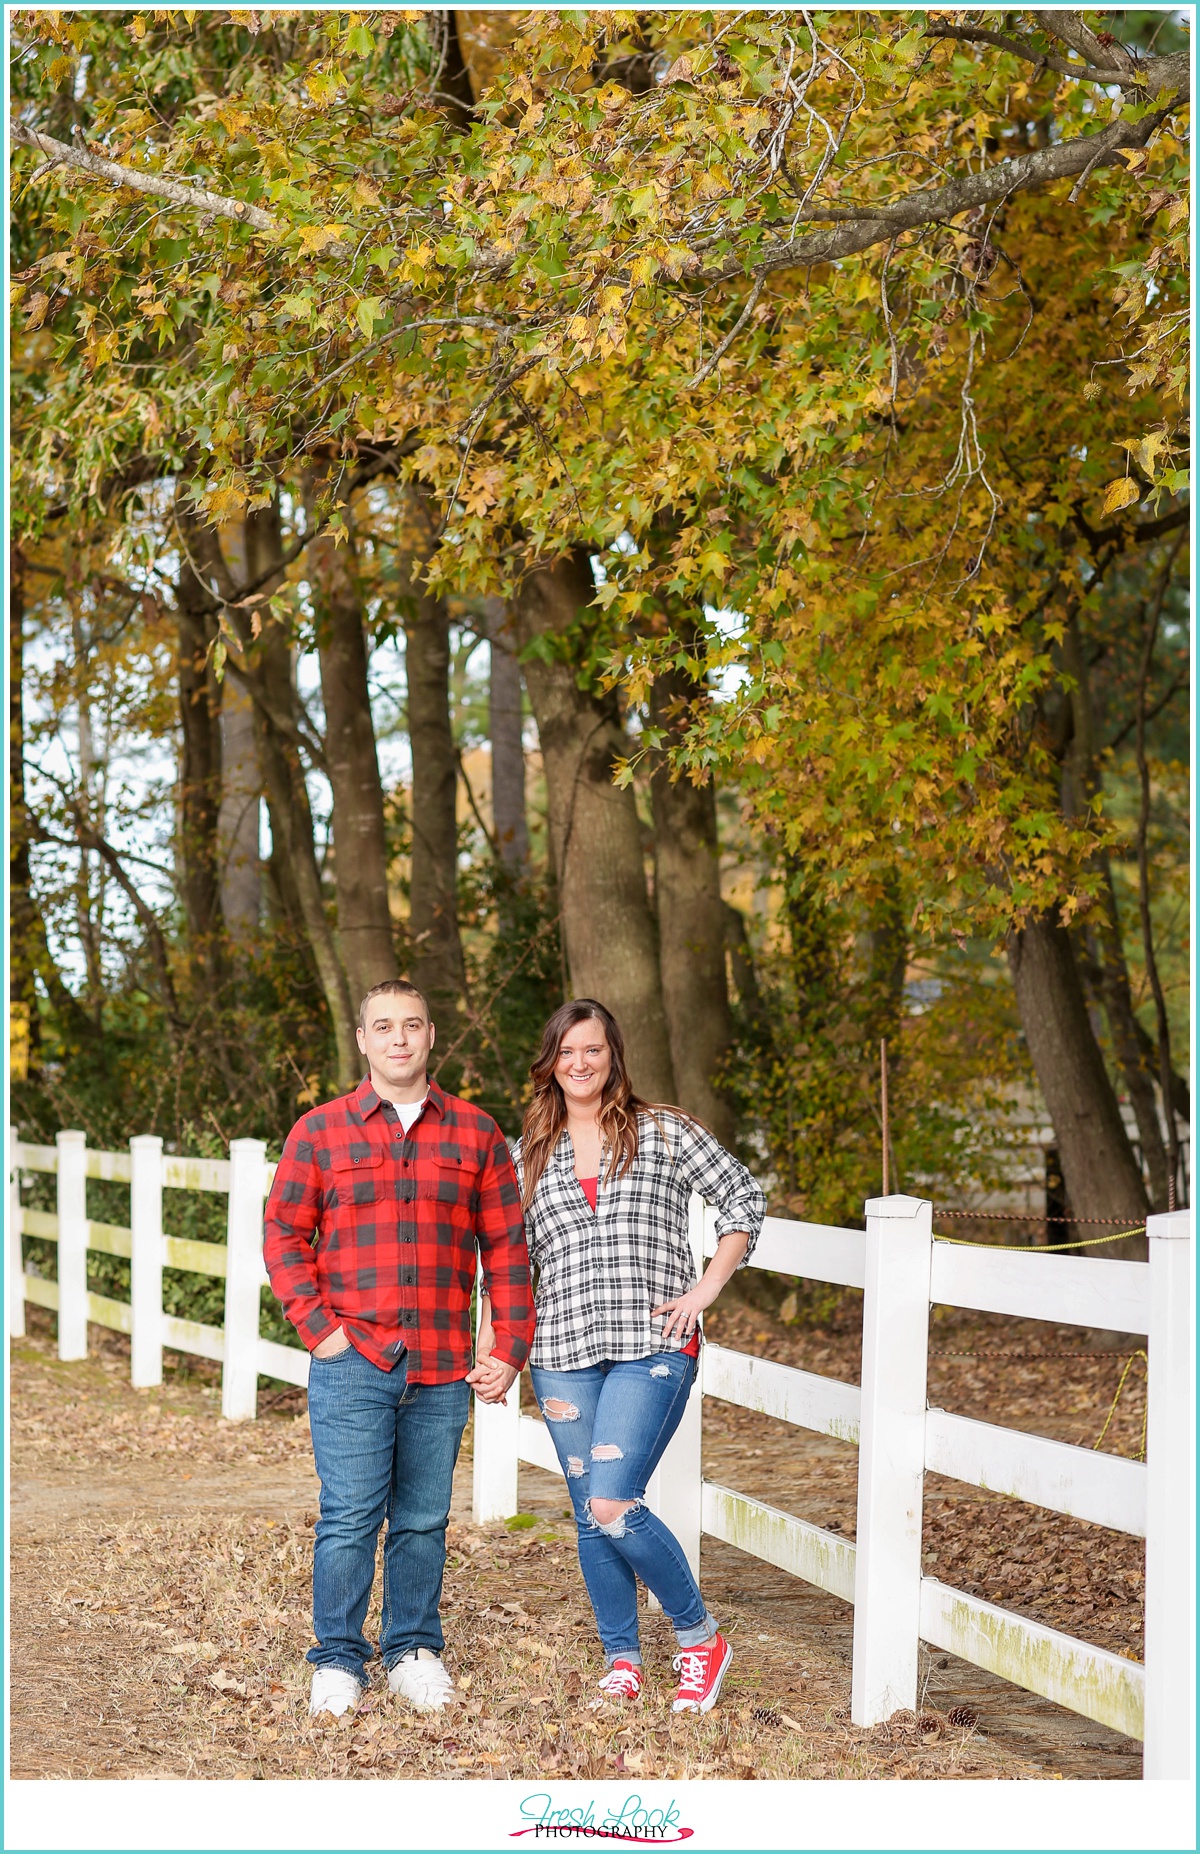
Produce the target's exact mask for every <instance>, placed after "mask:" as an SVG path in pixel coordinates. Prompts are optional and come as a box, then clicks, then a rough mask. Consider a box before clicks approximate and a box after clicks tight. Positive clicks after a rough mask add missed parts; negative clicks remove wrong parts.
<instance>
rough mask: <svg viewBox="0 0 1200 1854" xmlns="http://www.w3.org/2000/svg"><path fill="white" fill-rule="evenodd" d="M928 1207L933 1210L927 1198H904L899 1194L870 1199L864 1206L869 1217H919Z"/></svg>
mask: <svg viewBox="0 0 1200 1854" xmlns="http://www.w3.org/2000/svg"><path fill="white" fill-rule="evenodd" d="M927 1207H928V1208H929V1209H932V1208H933V1206H932V1205H931V1204H930V1201H929V1199H928V1198H927V1197H904V1196H903V1195H901V1194H900V1193H899V1192H897V1193H895V1194H894V1195H893V1196H892V1197H869V1198H868V1199H867V1201H866V1205H865V1206H864V1208H865V1210H866V1213H867V1215H868V1216H869V1217H919V1216H920V1214H921V1212H922V1211H923V1210H924V1209H926V1208H927Z"/></svg>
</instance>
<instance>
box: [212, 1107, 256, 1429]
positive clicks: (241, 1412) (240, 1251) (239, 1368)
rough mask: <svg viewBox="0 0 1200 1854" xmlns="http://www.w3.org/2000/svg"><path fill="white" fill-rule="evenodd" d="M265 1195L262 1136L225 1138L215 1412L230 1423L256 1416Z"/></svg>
mask: <svg viewBox="0 0 1200 1854" xmlns="http://www.w3.org/2000/svg"><path fill="white" fill-rule="evenodd" d="M266 1195H267V1146H266V1141H265V1140H261V1139H235V1140H231V1141H230V1143H229V1224H228V1231H227V1235H226V1243H227V1245H228V1252H227V1254H226V1258H225V1362H224V1365H223V1367H222V1371H221V1415H222V1416H224V1417H226V1418H227V1419H228V1421H230V1422H242V1421H244V1420H245V1419H246V1418H251V1419H253V1418H254V1417H256V1416H257V1415H258V1310H259V1292H260V1289H261V1287H262V1269H263V1260H262V1240H263V1204H264V1201H265V1199H266Z"/></svg>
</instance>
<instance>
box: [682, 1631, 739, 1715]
mask: <svg viewBox="0 0 1200 1854" xmlns="http://www.w3.org/2000/svg"><path fill="white" fill-rule="evenodd" d="M732 1659H733V1649H732V1648H731V1647H730V1646H729V1643H728V1642H727V1641H726V1640H725V1637H724V1636H723V1635H714V1636H713V1638H712V1640H711V1641H710V1642H705V1643H704V1644H703V1645H702V1646H701V1647H699V1648H684V1649H683V1650H682V1652H681V1653H679V1654H677V1655H676V1656H675V1660H674V1662H673V1663H672V1665H673V1666H674V1667H676V1668H678V1670H679V1691H678V1693H677V1694H676V1695H675V1698H674V1700H673V1702H672V1705H671V1711H672V1712H711V1710H712V1708H713V1707H714V1706H715V1705H716V1703H717V1694H718V1693H719V1692H720V1691H721V1682H722V1681H723V1680H724V1678H725V1669H726V1668H727V1667H728V1666H729V1663H730V1662H731V1661H732Z"/></svg>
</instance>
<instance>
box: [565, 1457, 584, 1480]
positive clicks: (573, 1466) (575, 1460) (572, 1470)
mask: <svg viewBox="0 0 1200 1854" xmlns="http://www.w3.org/2000/svg"><path fill="white" fill-rule="evenodd" d="M567 1473H568V1475H569V1476H570V1478H571V1479H572V1480H573V1481H577V1480H578V1479H579V1477H580V1475H581V1474H582V1473H583V1463H582V1461H581V1460H580V1459H579V1456H578V1455H568V1456H567Z"/></svg>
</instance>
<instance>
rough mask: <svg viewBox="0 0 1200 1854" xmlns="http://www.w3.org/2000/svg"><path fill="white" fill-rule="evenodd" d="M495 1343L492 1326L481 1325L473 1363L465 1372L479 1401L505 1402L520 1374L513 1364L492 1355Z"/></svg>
mask: <svg viewBox="0 0 1200 1854" xmlns="http://www.w3.org/2000/svg"><path fill="white" fill-rule="evenodd" d="M495 1343H496V1336H495V1334H494V1332H493V1331H492V1328H491V1327H490V1326H481V1327H480V1328H479V1338H478V1341H477V1343H476V1347H475V1365H474V1368H473V1369H472V1370H471V1371H468V1373H467V1383H468V1384H469V1385H470V1386H471V1388H472V1390H473V1391H474V1392H475V1395H476V1396H477V1397H478V1398H479V1400H480V1402H481V1403H507V1402H508V1393H509V1391H510V1390H511V1389H512V1386H513V1385H514V1384H515V1383H516V1381H517V1378H518V1377H519V1376H520V1373H519V1372H518V1371H517V1369H516V1367H515V1366H514V1365H506V1364H504V1363H503V1362H502V1360H500V1359H498V1358H493V1357H492V1347H493V1346H494V1345H495Z"/></svg>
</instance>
